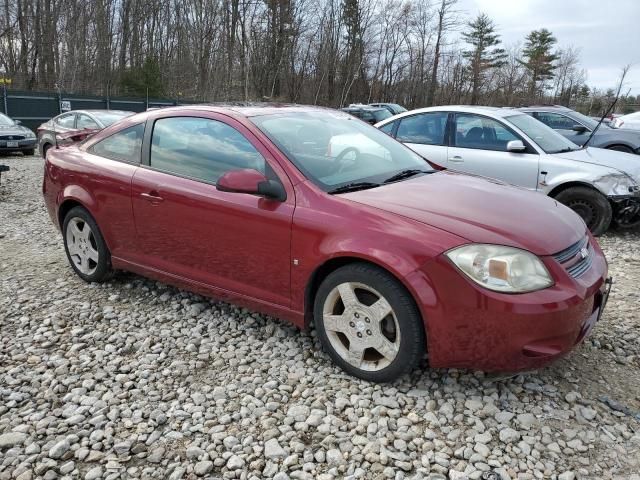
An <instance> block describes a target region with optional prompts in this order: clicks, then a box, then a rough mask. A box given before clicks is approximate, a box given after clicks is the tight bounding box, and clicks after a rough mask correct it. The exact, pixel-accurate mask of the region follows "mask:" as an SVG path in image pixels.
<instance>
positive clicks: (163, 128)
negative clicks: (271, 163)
mask: <svg viewBox="0 0 640 480" xmlns="http://www.w3.org/2000/svg"><path fill="white" fill-rule="evenodd" d="M150 164H151V166H152V167H153V168H157V169H159V170H163V171H166V172H170V173H175V174H177V175H181V176H185V177H190V178H195V179H198V180H203V181H205V182H211V183H215V182H216V181H217V180H218V178H220V177H221V176H222V175H223V174H224V173H225V172H227V171H229V170H236V169H240V168H252V169H254V170H257V171H259V172H261V173H265V160H264V158H263V157H262V155H260V153H259V152H258V151H257V150H256V149H255V147H254V146H253V145H252V144H251V143H250V142H249V141H248V140H247V139H246V138H245V137H244V135H242V134H241V133H240V132H238V131H237V130H236V129H235V128H233V127H230V126H229V125H227V124H226V123H223V122H219V121H217V120H211V119H208V118H197V117H172V118H161V119H159V120H157V121H156V122H155V125H154V127H153V135H152V138H151V158H150Z"/></svg>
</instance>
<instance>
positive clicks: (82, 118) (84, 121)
mask: <svg viewBox="0 0 640 480" xmlns="http://www.w3.org/2000/svg"><path fill="white" fill-rule="evenodd" d="M76 125H77V128H100V125H98V124H97V123H96V122H95V121H94V120H93V118H91V117H90V116H89V115H86V114H84V113H81V114H80V115H78V122H77V123H76Z"/></svg>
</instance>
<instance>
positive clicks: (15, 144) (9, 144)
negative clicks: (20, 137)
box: [7, 142, 18, 148]
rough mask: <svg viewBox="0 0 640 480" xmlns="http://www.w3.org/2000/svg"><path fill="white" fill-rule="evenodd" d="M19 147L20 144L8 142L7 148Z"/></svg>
mask: <svg viewBox="0 0 640 480" xmlns="http://www.w3.org/2000/svg"><path fill="white" fill-rule="evenodd" d="M17 146H18V142H7V147H9V148H12V147H17Z"/></svg>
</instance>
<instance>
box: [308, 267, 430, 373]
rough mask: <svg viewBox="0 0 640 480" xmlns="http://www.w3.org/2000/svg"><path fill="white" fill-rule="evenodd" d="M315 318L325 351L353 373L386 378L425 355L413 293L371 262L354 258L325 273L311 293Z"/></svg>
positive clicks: (408, 367)
mask: <svg viewBox="0 0 640 480" xmlns="http://www.w3.org/2000/svg"><path fill="white" fill-rule="evenodd" d="M314 318H315V325H316V329H317V332H318V337H319V338H320V341H321V342H322V345H323V347H324V348H325V350H326V351H327V352H328V354H329V356H330V357H331V358H332V359H333V361H334V362H335V363H336V364H338V365H339V366H340V367H341V368H342V369H343V370H345V371H346V372H347V373H349V374H351V375H353V376H355V377H358V378H362V379H364V380H367V381H373V382H389V381H392V380H395V379H396V378H398V377H399V376H401V375H402V374H404V373H407V372H409V371H410V370H411V369H413V368H414V367H415V366H416V365H417V364H418V362H419V361H420V359H421V358H422V356H423V355H424V351H425V337H424V327H423V324H422V318H421V316H420V313H419V311H418V309H417V307H416V305H415V303H414V301H413V298H411V296H410V295H409V293H408V292H407V291H406V290H405V288H404V287H403V286H402V285H401V284H400V283H399V282H398V281H397V280H396V279H395V278H393V277H392V276H391V275H390V274H389V273H387V272H386V271H384V270H382V269H380V268H378V267H375V266H373V265H368V264H364V263H355V264H351V265H347V266H344V267H342V268H339V269H338V270H336V271H335V272H333V273H331V274H330V275H329V276H327V278H326V279H325V280H324V281H323V282H322V284H321V285H320V288H319V289H318V292H317V295H316V299H315V305H314Z"/></svg>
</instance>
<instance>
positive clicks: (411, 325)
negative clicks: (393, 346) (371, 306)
mask: <svg viewBox="0 0 640 480" xmlns="http://www.w3.org/2000/svg"><path fill="white" fill-rule="evenodd" d="M345 282H358V283H362V284H365V285H368V286H370V287H372V288H373V289H375V290H376V291H377V292H379V293H380V294H381V295H382V296H383V297H385V298H386V300H387V301H388V302H389V304H390V305H391V307H392V308H393V310H394V312H395V314H396V318H397V320H398V325H399V327H400V347H399V351H398V355H397V356H396V358H395V359H394V360H393V362H392V363H391V364H390V365H388V366H387V367H385V368H384V369H382V370H379V371H375V372H371V371H367V370H361V369H358V368H356V367H354V366H352V365H351V364H349V363H348V362H347V361H346V360H344V359H343V358H342V357H341V356H340V355H339V354H338V353H337V352H336V351H335V349H334V348H333V346H332V345H331V342H330V341H329V338H328V336H327V332H326V330H325V329H324V324H323V321H322V317H323V315H322V313H323V306H324V302H325V299H326V298H327V296H328V295H329V293H330V292H331V291H332V290H333V289H334V288H335V287H336V286H337V285H340V284H341V283H345ZM314 324H315V328H316V332H317V334H318V338H319V339H320V342H321V343H322V346H323V348H324V350H325V351H326V352H327V353H328V355H329V356H330V357H331V359H332V360H333V361H334V362H335V363H336V364H337V365H338V366H339V367H340V368H342V369H343V370H344V371H346V372H347V373H349V374H350V375H353V376H355V377H358V378H361V379H363V380H366V381H371V382H391V381H393V380H395V379H397V378H398V377H400V376H401V375H403V374H405V373H407V372H409V371H410V370H412V369H413V368H415V367H416V365H417V364H418V363H419V362H420V360H421V359H422V357H423V356H424V352H425V343H426V342H425V334H424V325H423V323H422V317H421V315H420V312H419V310H418V308H417V307H416V305H415V302H414V300H413V298H412V296H411V295H410V294H409V292H407V290H406V289H405V288H404V286H403V285H402V284H401V283H400V282H399V281H398V280H396V279H395V278H394V277H393V276H392V275H390V274H389V273H387V272H386V271H385V270H383V269H381V268H378V267H375V266H373V265H369V264H366V263H354V264H350V265H346V266H344V267H341V268H339V269H338V270H336V271H334V272H332V273H331V274H329V275H328V276H327V278H325V279H324V281H323V282H322V284H321V285H320V287H319V288H318V291H317V293H316V297H315V301H314Z"/></svg>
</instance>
